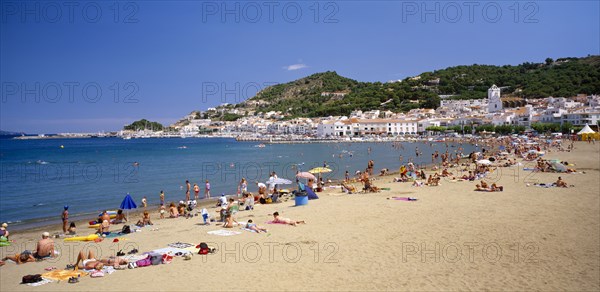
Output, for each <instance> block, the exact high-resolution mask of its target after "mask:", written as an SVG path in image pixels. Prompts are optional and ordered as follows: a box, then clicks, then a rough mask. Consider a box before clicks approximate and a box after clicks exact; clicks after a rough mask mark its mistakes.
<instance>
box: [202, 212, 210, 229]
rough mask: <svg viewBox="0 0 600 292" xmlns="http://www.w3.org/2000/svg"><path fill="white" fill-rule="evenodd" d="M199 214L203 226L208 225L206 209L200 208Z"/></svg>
mask: <svg viewBox="0 0 600 292" xmlns="http://www.w3.org/2000/svg"><path fill="white" fill-rule="evenodd" d="M200 214H202V220H204V225H210V223H209V222H208V217H209V216H210V215H209V214H208V211H207V210H206V208H202V211H200Z"/></svg>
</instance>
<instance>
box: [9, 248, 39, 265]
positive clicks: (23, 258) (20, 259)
mask: <svg viewBox="0 0 600 292" xmlns="http://www.w3.org/2000/svg"><path fill="white" fill-rule="evenodd" d="M2 260H3V261H7V260H11V261H14V262H15V263H17V265H20V264H25V263H30V262H35V257H34V256H33V254H32V253H31V251H29V250H24V251H23V252H22V253H18V254H16V255H14V256H7V257H5V258H3V259H2Z"/></svg>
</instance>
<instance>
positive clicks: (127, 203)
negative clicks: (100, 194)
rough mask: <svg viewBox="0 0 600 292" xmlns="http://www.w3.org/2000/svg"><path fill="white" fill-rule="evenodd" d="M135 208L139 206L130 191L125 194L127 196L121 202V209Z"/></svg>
mask: <svg viewBox="0 0 600 292" xmlns="http://www.w3.org/2000/svg"><path fill="white" fill-rule="evenodd" d="M135 208H137V205H136V204H135V201H133V199H132V198H131V196H130V195H129V193H127V196H125V198H124V199H123V202H121V209H123V210H131V209H135ZM127 218H129V211H127Z"/></svg>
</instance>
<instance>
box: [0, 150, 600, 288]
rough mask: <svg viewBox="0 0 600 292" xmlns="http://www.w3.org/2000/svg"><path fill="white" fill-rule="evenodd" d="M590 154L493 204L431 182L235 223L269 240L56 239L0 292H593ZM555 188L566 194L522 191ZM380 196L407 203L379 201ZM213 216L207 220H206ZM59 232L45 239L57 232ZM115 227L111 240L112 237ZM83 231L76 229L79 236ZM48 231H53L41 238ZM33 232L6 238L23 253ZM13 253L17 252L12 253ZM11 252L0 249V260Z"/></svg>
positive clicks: (152, 232) (4, 270) (506, 171)
mask: <svg viewBox="0 0 600 292" xmlns="http://www.w3.org/2000/svg"><path fill="white" fill-rule="evenodd" d="M599 149H600V144H596V145H589V144H587V143H581V142H579V143H576V151H575V152H571V153H566V152H560V153H558V152H556V153H555V152H551V153H548V154H547V155H546V158H561V159H563V160H566V161H569V162H570V163H575V164H576V166H575V167H576V168H577V170H578V171H585V174H582V173H576V174H555V173H535V174H532V173H530V172H525V171H522V170H521V171H517V169H518V168H499V169H498V170H496V171H495V172H494V175H493V176H492V178H494V180H496V179H497V182H498V184H500V185H503V186H504V187H505V191H504V192H497V193H486V192H475V191H473V189H474V186H475V182H452V181H449V180H442V182H441V186H438V187H420V188H415V187H411V185H410V183H392V182H391V181H392V177H381V178H378V180H376V181H375V182H374V183H375V185H377V186H379V187H389V188H391V190H390V191H382V192H381V193H377V194H352V195H346V194H343V193H341V191H340V190H339V189H335V190H329V191H327V192H324V193H320V194H319V195H320V197H321V199H319V200H314V201H310V202H309V204H308V205H306V206H300V207H294V206H293V205H294V203H293V200H292V201H287V202H283V203H281V204H272V205H263V206H257V207H256V209H255V210H254V211H243V212H240V213H239V215H238V221H246V220H247V219H249V218H251V219H253V220H254V221H255V223H258V224H259V225H261V226H263V227H266V228H268V229H269V232H268V234H264V233H261V234H255V233H250V232H246V231H242V230H239V229H234V231H241V232H242V233H241V234H239V235H234V236H229V237H222V236H216V235H209V234H207V231H210V230H217V229H221V228H220V227H218V226H216V225H215V224H214V223H213V224H212V225H210V226H202V225H200V224H199V223H200V222H201V219H200V217H195V218H193V219H165V220H159V219H158V213H157V212H156V211H153V213H152V219H153V220H154V222H155V225H154V226H153V227H151V228H144V230H143V231H142V232H139V233H135V234H131V235H128V236H127V237H126V238H127V239H128V240H125V241H120V242H119V243H113V242H112V240H105V241H103V242H101V243H97V244H96V243H69V244H65V243H63V241H62V240H60V239H57V240H56V241H57V246H59V247H60V249H61V251H62V253H61V256H60V257H59V258H57V259H56V260H53V261H52V262H51V261H46V262H41V263H28V264H24V265H19V266H17V265H16V264H13V263H7V264H6V265H5V266H3V267H1V268H0V279H1V281H0V290H2V291H22V290H28V291H55V290H66V291H70V290H78V291H89V290H106V291H111V290H421V291H423V290H428V291H431V290H503V291H507V290H511V291H514V290H542V291H550V290H552V291H555V290H571V291H598V290H600V246H599V242H600V210H599V209H600V200H599V197H600V172H599V170H600V152H599ZM559 175H560V176H562V177H563V179H564V180H566V181H567V182H568V183H569V184H574V185H575V187H573V188H567V189H562V188H540V187H535V186H529V187H528V186H527V185H526V182H529V183H532V182H534V181H538V182H545V183H551V182H553V181H555V180H556V179H557V177H558V176H559ZM392 196H410V197H416V198H418V201H416V202H407V201H400V200H388V199H387V198H389V197H392ZM273 211H279V212H280V213H281V214H282V216H283V217H288V218H292V219H297V220H306V221H307V224H301V225H299V226H297V227H293V226H286V225H270V224H265V222H266V221H268V220H269V219H271V216H269V214H271V213H272V212H273ZM211 212H213V209H211ZM58 228H59V226H57V227H56V229H58ZM118 228H119V227H116V228H115V229H118ZM82 229H83V228H80V229H79V230H80V232H81V230H82ZM49 231H56V230H49ZM38 237H39V232H37V231H36V233H22V232H18V233H15V234H14V235H13V238H12V239H14V240H16V241H17V245H19V244H20V245H21V246H23V247H24V246H25V245H26V246H27V248H29V249H32V248H33V247H34V245H35V240H37V238H38ZM201 241H205V242H209V245H211V246H215V247H217V248H218V249H219V251H218V252H217V253H216V254H214V255H208V256H200V255H195V256H193V258H192V260H190V261H185V260H183V259H181V258H176V259H175V260H174V261H173V262H172V263H171V264H168V265H160V266H153V267H146V268H138V269H133V270H125V271H117V272H115V273H113V274H111V275H108V276H106V277H104V278H98V279H92V278H89V277H85V278H82V279H81V282H80V283H77V284H68V283H64V282H62V283H56V282H55V283H50V284H46V285H43V286H40V287H29V286H26V285H20V284H19V283H20V280H21V277H22V276H23V275H26V274H36V273H43V272H44V268H46V267H50V266H56V267H59V268H64V266H65V265H66V264H67V263H72V262H74V261H75V258H76V255H77V252H78V251H79V250H81V249H82V248H86V249H87V248H98V251H99V252H101V253H102V254H103V255H105V256H108V255H112V254H114V253H115V252H116V251H117V250H119V249H122V248H125V249H126V250H130V249H131V248H133V247H136V248H137V249H139V250H140V251H148V250H152V249H156V248H162V247H166V246H167V244H168V243H171V242H189V243H192V244H198V243H199V242H201ZM18 249H22V248H18ZM14 250H15V247H1V248H0V255H1V256H3V257H4V256H5V255H7V254H9V253H11V252H14Z"/></svg>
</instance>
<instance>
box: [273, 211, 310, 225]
mask: <svg viewBox="0 0 600 292" xmlns="http://www.w3.org/2000/svg"><path fill="white" fill-rule="evenodd" d="M271 222H272V223H283V224H289V225H292V226H296V225H297V224H306V222H305V221H304V220H302V221H294V220H292V219H290V218H283V217H279V212H275V213H273V221H271Z"/></svg>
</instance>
